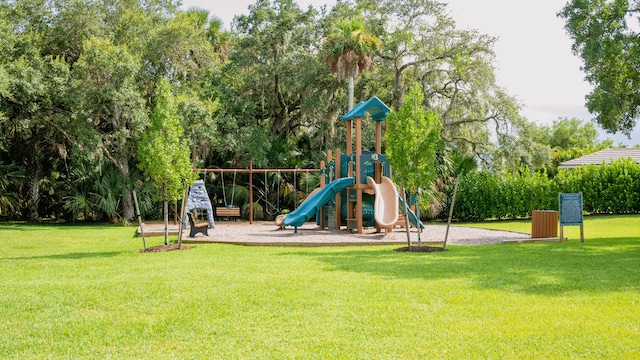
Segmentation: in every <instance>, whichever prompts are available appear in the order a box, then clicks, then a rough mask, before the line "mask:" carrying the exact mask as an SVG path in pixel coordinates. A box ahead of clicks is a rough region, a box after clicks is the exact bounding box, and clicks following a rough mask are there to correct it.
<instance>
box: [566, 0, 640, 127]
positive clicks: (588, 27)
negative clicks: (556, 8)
mask: <svg viewBox="0 0 640 360" xmlns="http://www.w3.org/2000/svg"><path fill="white" fill-rule="evenodd" d="M639 7H640V2H638V1H631V0H616V1H602V0H572V1H569V2H568V3H567V4H566V5H565V7H564V8H563V9H562V11H561V12H560V13H559V16H561V17H562V18H564V19H565V20H566V25H565V28H566V30H567V32H568V33H569V36H570V37H571V38H572V39H573V45H572V48H573V51H574V52H575V53H576V55H578V56H580V57H581V58H582V70H583V71H584V72H585V75H586V79H587V81H588V82H589V83H591V84H592V85H593V86H594V89H593V91H591V93H590V94H588V95H587V108H588V109H589V112H591V113H592V114H594V115H595V116H596V118H595V119H596V121H597V122H598V123H599V124H600V125H601V126H602V127H603V128H604V129H606V130H608V131H609V132H611V133H616V132H622V133H623V134H626V135H627V136H628V135H629V134H630V133H631V131H632V130H633V128H634V127H635V125H636V122H637V120H638V116H639V115H640V71H638V66H639V64H640V56H639V55H640V37H639V35H640V33H639V32H638V9H639Z"/></svg>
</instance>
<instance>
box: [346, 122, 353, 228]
mask: <svg viewBox="0 0 640 360" xmlns="http://www.w3.org/2000/svg"><path fill="white" fill-rule="evenodd" d="M345 126H346V127H347V128H346V130H347V131H346V132H347V149H346V151H345V154H346V155H347V156H348V157H349V158H351V154H353V121H352V120H347V121H346V122H345ZM347 176H348V177H353V176H354V175H353V164H352V163H351V161H349V164H348V165H347ZM353 191H354V190H353V188H348V189H347V213H346V214H345V217H346V218H347V228H349V219H353V204H352V203H351V201H349V199H350V198H351V193H352V192H353Z"/></svg>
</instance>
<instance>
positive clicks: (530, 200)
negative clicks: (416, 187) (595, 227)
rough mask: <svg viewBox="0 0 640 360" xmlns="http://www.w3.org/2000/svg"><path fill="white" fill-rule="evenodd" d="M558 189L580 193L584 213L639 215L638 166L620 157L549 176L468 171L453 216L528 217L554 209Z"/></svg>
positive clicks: (555, 207) (639, 171) (465, 219)
mask: <svg viewBox="0 0 640 360" xmlns="http://www.w3.org/2000/svg"><path fill="white" fill-rule="evenodd" d="M559 192H565V193H575V192H582V194H583V201H584V211H585V212H588V213H594V214H632V213H639V212H640V165H638V164H636V163H635V162H634V161H632V160H630V159H624V160H618V161H615V162H613V163H612V164H608V165H605V164H603V165H601V166H595V165H589V166H585V167H582V168H579V169H575V170H561V171H559V172H558V174H557V175H556V176H555V177H554V178H553V179H549V178H548V177H547V176H546V174H544V173H533V174H531V173H530V172H528V171H526V169H523V171H521V173H520V174H515V175H511V174H507V175H504V174H494V173H490V172H488V171H481V172H476V173H470V174H467V175H466V176H464V177H462V178H461V179H460V185H459V189H458V197H457V199H456V206H455V209H454V214H453V215H454V218H456V219H458V220H462V221H481V220H486V219H518V218H526V217H530V216H531V211H532V210H543V209H544V210H557V209H558V193H559ZM449 198H450V197H449ZM449 201H450V200H449ZM448 206H450V205H449V204H447V207H448ZM443 214H444V212H443Z"/></svg>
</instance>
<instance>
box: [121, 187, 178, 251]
mask: <svg viewBox="0 0 640 360" xmlns="http://www.w3.org/2000/svg"><path fill="white" fill-rule="evenodd" d="M133 204H134V205H135V206H136V215H137V216H138V224H140V234H142V246H144V249H145V250H147V239H145V237H144V228H143V227H142V216H140V207H139V206H138V197H137V196H136V191H135V190H133ZM180 223H182V222H180Z"/></svg>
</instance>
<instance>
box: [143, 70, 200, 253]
mask: <svg viewBox="0 0 640 360" xmlns="http://www.w3.org/2000/svg"><path fill="white" fill-rule="evenodd" d="M183 132H184V131H183V129H182V124H181V122H180V118H179V117H178V114H177V105H176V99H175V98H174V96H173V95H172V94H171V87H170V85H169V83H168V82H167V81H166V80H163V81H161V82H160V84H159V85H158V89H157V95H156V99H155V106H154V108H153V114H152V115H151V126H150V128H149V129H148V130H147V131H146V132H145V134H144V135H143V136H142V140H141V142H140V148H139V150H138V159H139V160H140V164H139V167H140V168H141V169H142V170H143V171H144V172H145V174H147V175H148V176H149V177H150V178H151V179H152V181H153V184H154V186H155V188H156V189H157V190H158V194H159V196H160V198H159V200H162V201H163V205H164V230H165V233H164V244H165V245H167V244H168V230H167V223H168V221H169V208H168V202H169V201H177V200H178V199H180V198H181V196H182V195H183V193H184V189H185V187H186V186H188V185H190V184H192V183H193V181H195V173H194V172H193V171H192V167H191V159H190V153H189V146H188V145H187V144H186V143H185V141H184V140H183V139H182V134H183Z"/></svg>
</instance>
